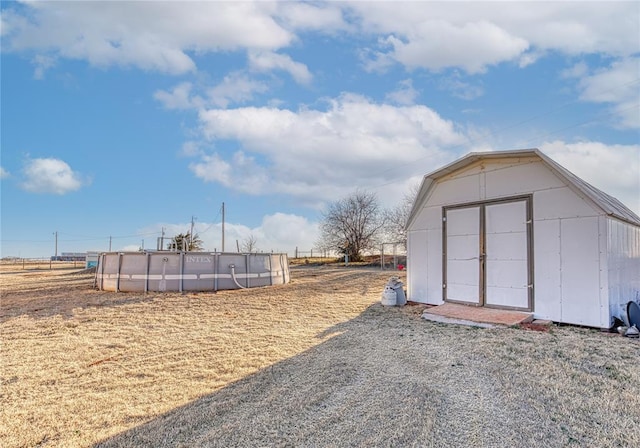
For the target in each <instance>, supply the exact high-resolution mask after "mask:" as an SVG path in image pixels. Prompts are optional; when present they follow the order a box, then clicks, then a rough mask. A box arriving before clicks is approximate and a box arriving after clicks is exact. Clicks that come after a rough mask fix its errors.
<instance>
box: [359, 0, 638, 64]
mask: <svg viewBox="0 0 640 448" xmlns="http://www.w3.org/2000/svg"><path fill="white" fill-rule="evenodd" d="M347 8H350V9H351V10H352V14H353V15H355V16H357V17H359V18H360V23H359V24H360V29H361V31H362V32H364V33H369V34H372V35H374V36H375V35H377V36H384V39H381V40H380V44H379V48H378V50H370V51H369V52H368V53H369V55H370V56H369V57H368V58H367V60H366V66H367V67H368V68H369V69H384V68H385V67H387V66H388V65H389V64H391V63H393V62H397V63H400V64H402V65H404V66H405V67H407V68H418V67H421V68H426V69H428V70H432V71H438V70H442V69H443V68H447V67H453V68H460V69H463V70H465V71H466V72H468V73H479V72H483V71H484V70H486V68H487V66H490V65H494V64H499V63H501V62H517V63H518V65H519V66H520V67H526V66H527V65H529V64H532V63H534V62H535V61H536V60H537V59H539V58H540V57H542V56H543V55H544V54H546V53H548V52H551V51H554V52H561V53H564V54H566V55H571V56H581V55H584V54H600V55H602V54H605V55H609V56H613V57H624V56H629V55H633V54H635V53H637V52H638V50H639V48H638V39H637V34H638V28H639V27H640V18H639V15H638V10H637V5H635V4H634V3H633V2H589V3H588V5H587V6H585V4H584V3H583V2H554V3H548V2H538V3H536V2H527V3H522V2H493V3H491V2H489V3H488V2H468V3H465V4H464V8H461V7H460V3H457V2H451V3H448V4H447V3H443V2H406V3H402V7H399V6H398V3H397V2H367V3H361V2H351V3H347Z"/></svg>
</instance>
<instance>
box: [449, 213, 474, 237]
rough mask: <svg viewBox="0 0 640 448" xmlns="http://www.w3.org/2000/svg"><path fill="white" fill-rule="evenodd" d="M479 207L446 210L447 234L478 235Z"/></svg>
mask: <svg viewBox="0 0 640 448" xmlns="http://www.w3.org/2000/svg"><path fill="white" fill-rule="evenodd" d="M479 213H480V208H479V207H467V208H456V209H453V210H447V236H448V237H450V236H457V235H478V232H479V231H480V218H479Z"/></svg>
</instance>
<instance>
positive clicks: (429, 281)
mask: <svg viewBox="0 0 640 448" xmlns="http://www.w3.org/2000/svg"><path fill="white" fill-rule="evenodd" d="M407 231H408V232H407V233H408V242H407V243H408V244H407V245H408V247H407V249H408V263H407V265H408V273H407V275H408V278H407V283H408V294H409V299H410V300H413V301H417V302H424V303H430V304H436V305H437V304H441V303H443V302H445V301H446V302H454V303H463V304H468V305H474V306H485V307H494V308H505V309H516V310H523V311H529V312H532V313H533V314H534V316H535V317H536V318H544V319H550V320H553V321H556V322H565V323H572V324H579V325H587V326H593V327H602V328H605V327H609V326H610V324H611V323H612V321H613V317H619V316H620V315H621V314H622V308H623V306H624V305H625V304H626V303H627V302H628V301H631V300H633V301H637V302H640V217H638V216H637V215H636V214H635V213H634V212H633V211H631V210H630V209H629V208H628V207H626V206H625V205H624V204H622V203H621V202H620V201H618V200H617V199H615V198H613V197H611V196H610V195H608V194H606V193H604V192H602V191H600V190H599V189H597V188H595V187H593V186H592V185H590V184H588V183H587V182H585V181H584V180H582V179H580V178H579V177H577V176H576V175H574V174H573V173H571V172H570V171H568V170H567V169H565V168H564V167H562V166H561V165H559V164H558V163H556V162H555V161H554V160H552V159H551V158H549V157H548V156H546V155H545V154H543V153H542V152H540V151H539V150H537V149H527V150H515V151H497V152H483V153H470V154H468V155H466V156H465V157H463V158H461V159H459V160H457V161H454V162H453V163H451V164H449V165H447V166H445V167H443V168H440V169H438V170H436V171H434V172H432V173H430V174H428V175H426V176H425V177H424V179H423V182H422V185H421V187H420V190H419V192H418V195H417V197H416V200H415V203H414V205H413V208H412V211H411V214H410V216H409V220H408V223H407Z"/></svg>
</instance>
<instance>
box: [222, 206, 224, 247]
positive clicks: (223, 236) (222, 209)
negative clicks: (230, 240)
mask: <svg viewBox="0 0 640 448" xmlns="http://www.w3.org/2000/svg"><path fill="white" fill-rule="evenodd" d="M222 252H224V202H223V203H222Z"/></svg>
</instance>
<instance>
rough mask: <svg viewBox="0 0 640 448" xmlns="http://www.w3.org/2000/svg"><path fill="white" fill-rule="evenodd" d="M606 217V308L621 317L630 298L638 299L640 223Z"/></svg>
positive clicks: (639, 292) (639, 299) (639, 298)
mask: <svg viewBox="0 0 640 448" xmlns="http://www.w3.org/2000/svg"><path fill="white" fill-rule="evenodd" d="M606 219H607V227H608V230H607V234H608V235H607V240H608V241H607V246H608V253H607V276H608V298H609V311H610V313H611V316H613V317H617V318H621V317H622V313H623V312H625V311H624V310H625V307H626V304H627V303H628V302H629V301H635V302H637V303H640V227H636V226H633V225H631V224H627V223H625V222H622V221H618V220H617V219H613V218H606Z"/></svg>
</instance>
